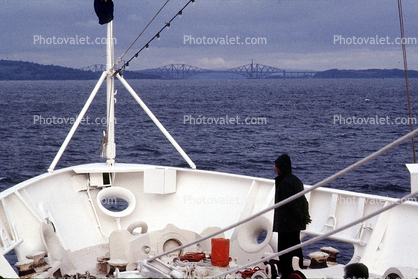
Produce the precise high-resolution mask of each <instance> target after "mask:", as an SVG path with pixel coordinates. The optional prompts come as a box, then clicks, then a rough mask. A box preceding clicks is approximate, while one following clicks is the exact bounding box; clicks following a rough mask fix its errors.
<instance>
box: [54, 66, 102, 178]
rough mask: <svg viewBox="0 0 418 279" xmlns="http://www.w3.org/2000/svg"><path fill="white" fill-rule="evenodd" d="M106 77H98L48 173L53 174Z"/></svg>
mask: <svg viewBox="0 0 418 279" xmlns="http://www.w3.org/2000/svg"><path fill="white" fill-rule="evenodd" d="M106 76H107V72H103V73H102V76H101V77H100V79H99V81H98V82H97V84H96V86H95V87H94V89H93V91H92V92H91V94H90V97H89V99H88V100H87V102H86V103H85V104H84V107H83V109H82V110H81V112H80V114H79V115H78V117H77V119H76V121H75V122H74V124H73V127H72V128H71V130H70V132H69V133H68V135H67V137H66V138H65V140H64V142H63V144H62V145H61V148H60V149H59V150H58V153H57V155H55V158H54V160H53V161H52V163H51V165H50V166H49V168H48V172H53V171H54V168H55V166H56V165H57V163H58V161H59V159H60V158H61V156H62V153H64V150H65V148H67V145H68V143H69V142H70V140H71V138H72V137H73V135H74V132H75V131H76V130H77V128H78V125H80V123H81V120H83V117H84V115H85V114H86V112H87V110H88V108H89V106H90V104H91V102H92V101H93V99H94V97H95V96H96V93H97V91H99V88H100V86H101V85H102V83H103V81H104V80H105V78H106Z"/></svg>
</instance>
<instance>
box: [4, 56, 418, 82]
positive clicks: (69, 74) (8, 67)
mask: <svg viewBox="0 0 418 279" xmlns="http://www.w3.org/2000/svg"><path fill="white" fill-rule="evenodd" d="M100 75H101V72H92V71H83V70H80V69H73V68H67V67H61V66H54V65H42V64H37V63H32V62H24V61H12V60H0V80H96V79H98V78H99V77H100ZM408 75H409V77H411V78H418V71H413V70H410V71H409V72H408ZM123 76H124V78H126V79H158V78H159V77H158V76H155V75H150V74H145V73H143V72H141V71H124V72H123ZM404 77H405V75H404V71H403V70H399V69H383V70H380V69H369V70H338V69H332V70H327V71H323V72H317V73H316V74H315V76H314V78H404ZM224 78H229V77H228V76H225V77H224Z"/></svg>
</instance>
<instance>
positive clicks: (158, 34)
mask: <svg viewBox="0 0 418 279" xmlns="http://www.w3.org/2000/svg"><path fill="white" fill-rule="evenodd" d="M168 1H169V0H167V2H168ZM195 1H196V0H189V1H188V2H187V3H186V5H184V6H183V8H181V9H180V11H178V12H177V13H176V15H175V16H173V17H172V18H171V19H170V20H169V21H168V22H166V23H165V25H164V26H163V27H162V28H161V29H160V30H159V31H158V32H157V33H156V34H155V35H154V36H153V37H152V38H151V39H150V40H149V41H148V42H147V43H146V44H145V45H144V46H143V47H142V48H141V49H140V50H139V51H137V52H136V53H135V54H134V55H133V56H132V57H131V58H130V59H129V60H128V61H126V62H125V63H124V64H123V65H122V66H121V67H120V68H119V69H117V70H116V71H115V72H114V73H113V76H116V75H117V74H118V73H119V72H121V71H122V70H123V69H125V67H128V66H129V63H130V62H131V61H132V60H133V59H135V58H137V57H138V55H139V53H140V52H141V51H142V50H144V49H145V48H149V44H150V43H151V42H152V41H153V40H154V39H155V38H157V39H159V38H160V33H161V32H162V31H163V30H164V29H166V28H167V29H168V28H170V25H171V22H172V21H173V20H174V19H175V18H176V17H177V16H180V17H181V15H182V14H183V10H184V9H185V8H186V7H187V6H188V5H189V4H190V3H194V2H195ZM166 4H167V3H166ZM164 5H165V4H164ZM163 7H164V6H163ZM161 9H162V8H161ZM157 14H158V13H157ZM154 18H155V17H154ZM148 25H149V24H148ZM148 25H147V27H148ZM141 34H142V33H141ZM138 38H139V36H138ZM138 38H137V39H138ZM135 41H136V40H135ZM134 43H135V42H134ZM132 45H133V44H132ZM132 45H131V46H132ZM129 48H131V47H129ZM128 50H129V49H128ZM128 50H127V51H128ZM127 51H125V53H124V54H123V55H125V54H126V52H127ZM122 57H123V56H121V58H119V59H118V62H117V63H120V61H122ZM119 60H120V61H119ZM115 66H116V65H115Z"/></svg>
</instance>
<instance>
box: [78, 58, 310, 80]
mask: <svg viewBox="0 0 418 279" xmlns="http://www.w3.org/2000/svg"><path fill="white" fill-rule="evenodd" d="M105 68H106V67H105V65H92V66H88V67H84V68H82V70H86V71H93V72H96V71H104V70H105ZM137 72H140V73H144V74H147V75H152V76H155V77H156V78H160V79H187V78H190V77H192V76H197V75H202V74H219V75H220V74H229V75H231V74H235V75H237V76H243V77H244V78H247V79H263V78H269V77H274V78H311V77H313V76H314V75H315V73H316V71H296V70H283V69H279V68H275V67H271V66H266V65H262V64H258V63H254V62H253V61H251V64H247V65H243V66H239V67H236V68H231V69H226V70H210V69H203V68H199V67H195V66H191V65H187V64H170V65H165V66H162V67H158V68H154V69H146V70H140V71H137Z"/></svg>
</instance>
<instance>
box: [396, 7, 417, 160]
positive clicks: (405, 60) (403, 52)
mask: <svg viewBox="0 0 418 279" xmlns="http://www.w3.org/2000/svg"><path fill="white" fill-rule="evenodd" d="M398 11H399V23H400V28H401V39H402V54H403V66H404V71H405V82H406V93H407V96H408V110H409V125H410V127H411V131H413V130H414V127H413V125H412V109H411V93H410V90H409V77H408V64H407V57H406V44H405V31H404V25H403V12H402V0H398ZM411 140H412V152H413V154H414V163H416V162H417V160H416V155H415V142H414V138H413V137H412V138H411Z"/></svg>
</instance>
